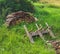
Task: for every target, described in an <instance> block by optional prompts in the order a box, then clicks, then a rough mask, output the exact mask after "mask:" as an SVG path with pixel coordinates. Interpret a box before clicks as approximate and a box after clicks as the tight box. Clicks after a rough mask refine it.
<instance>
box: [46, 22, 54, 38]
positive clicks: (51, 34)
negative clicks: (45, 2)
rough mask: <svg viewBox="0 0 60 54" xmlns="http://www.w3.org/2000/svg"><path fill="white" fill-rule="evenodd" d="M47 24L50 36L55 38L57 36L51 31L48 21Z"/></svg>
mask: <svg viewBox="0 0 60 54" xmlns="http://www.w3.org/2000/svg"><path fill="white" fill-rule="evenodd" d="M45 24H46V26H47V31H48V32H49V34H50V36H51V37H52V38H55V36H54V34H53V32H52V31H51V29H50V27H49V25H48V24H47V23H45Z"/></svg>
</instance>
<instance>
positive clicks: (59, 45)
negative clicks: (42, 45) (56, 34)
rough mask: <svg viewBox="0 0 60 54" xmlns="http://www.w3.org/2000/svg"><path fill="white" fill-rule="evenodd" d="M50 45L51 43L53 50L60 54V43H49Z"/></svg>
mask: <svg viewBox="0 0 60 54" xmlns="http://www.w3.org/2000/svg"><path fill="white" fill-rule="evenodd" d="M48 43H51V44H52V46H53V48H54V49H55V51H56V54H60V41H48Z"/></svg>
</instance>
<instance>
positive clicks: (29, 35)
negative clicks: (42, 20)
mask: <svg viewBox="0 0 60 54" xmlns="http://www.w3.org/2000/svg"><path fill="white" fill-rule="evenodd" d="M24 29H25V31H26V34H27V36H28V37H29V39H30V42H31V43H34V41H33V38H32V36H31V34H30V33H29V32H28V30H27V28H26V25H24Z"/></svg>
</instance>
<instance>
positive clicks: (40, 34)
mask: <svg viewBox="0 0 60 54" xmlns="http://www.w3.org/2000/svg"><path fill="white" fill-rule="evenodd" d="M35 25H36V27H37V28H38V34H39V36H40V37H41V39H42V40H43V41H44V42H45V39H44V37H43V34H42V33H41V31H40V29H39V26H38V25H37V24H35Z"/></svg>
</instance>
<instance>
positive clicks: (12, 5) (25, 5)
mask: <svg viewBox="0 0 60 54" xmlns="http://www.w3.org/2000/svg"><path fill="white" fill-rule="evenodd" d="M3 8H4V9H6V8H9V11H11V12H16V11H20V10H22V11H29V12H34V6H33V4H32V3H31V2H30V1H28V0H3V1H0V14H1V13H2V12H1V10H2V9H3ZM9 11H8V12H9Z"/></svg>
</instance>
